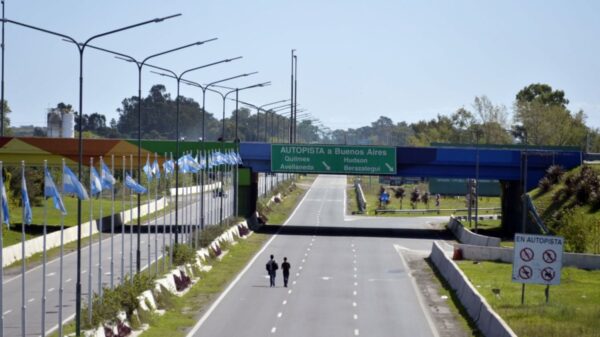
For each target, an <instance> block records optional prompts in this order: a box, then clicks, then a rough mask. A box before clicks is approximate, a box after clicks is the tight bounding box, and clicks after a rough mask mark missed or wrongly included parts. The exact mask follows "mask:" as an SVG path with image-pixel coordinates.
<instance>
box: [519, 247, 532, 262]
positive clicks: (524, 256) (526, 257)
mask: <svg viewBox="0 0 600 337" xmlns="http://www.w3.org/2000/svg"><path fill="white" fill-rule="evenodd" d="M519 256H520V257H521V260H523V261H525V262H529V261H531V260H533V257H534V256H535V254H534V253H533V250H532V249H531V248H523V249H521V252H519Z"/></svg>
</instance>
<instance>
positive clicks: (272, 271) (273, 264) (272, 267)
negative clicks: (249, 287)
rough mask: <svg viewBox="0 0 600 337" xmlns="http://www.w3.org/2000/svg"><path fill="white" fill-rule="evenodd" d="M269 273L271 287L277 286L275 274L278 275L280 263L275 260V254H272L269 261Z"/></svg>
mask: <svg viewBox="0 0 600 337" xmlns="http://www.w3.org/2000/svg"><path fill="white" fill-rule="evenodd" d="M266 267H267V273H268V274H269V282H270V283H269V284H270V286H271V287H274V286H275V276H276V272H277V269H279V265H277V262H276V261H275V259H274V258H273V255H271V259H270V260H269V261H268V262H267V266H266Z"/></svg>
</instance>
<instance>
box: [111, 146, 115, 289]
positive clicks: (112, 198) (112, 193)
mask: <svg viewBox="0 0 600 337" xmlns="http://www.w3.org/2000/svg"><path fill="white" fill-rule="evenodd" d="M110 172H111V173H112V172H115V155H114V154H112V155H111V156H110ZM114 182H115V181H114V179H113V185H111V187H110V192H111V193H110V194H111V195H110V199H111V203H110V289H114V288H115V277H114V275H115V186H114Z"/></svg>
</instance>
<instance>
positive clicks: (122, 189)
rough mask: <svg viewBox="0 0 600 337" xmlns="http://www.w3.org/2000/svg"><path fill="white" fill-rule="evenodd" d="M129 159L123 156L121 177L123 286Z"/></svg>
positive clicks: (123, 276)
mask: <svg viewBox="0 0 600 337" xmlns="http://www.w3.org/2000/svg"><path fill="white" fill-rule="evenodd" d="M126 167H127V159H126V158H125V156H123V167H122V169H123V176H122V177H121V185H122V186H121V214H122V216H121V284H123V282H124V281H125V184H124V183H123V182H124V181H125V168H126Z"/></svg>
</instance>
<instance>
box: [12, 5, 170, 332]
mask: <svg viewBox="0 0 600 337" xmlns="http://www.w3.org/2000/svg"><path fill="white" fill-rule="evenodd" d="M180 15H181V14H175V15H170V16H166V17H162V18H156V19H152V20H148V21H144V22H140V23H137V24H133V25H129V26H125V27H121V28H117V29H114V30H111V31H108V32H104V33H100V34H96V35H93V36H92V37H90V38H88V39H87V40H85V42H83V43H80V42H77V40H75V39H74V38H72V37H70V36H68V35H65V34H61V33H57V32H54V31H50V30H47V29H44V28H40V27H35V26H32V25H29V24H25V23H22V22H18V21H14V20H10V19H6V18H3V19H2V22H3V23H4V22H9V23H12V24H15V25H18V26H22V27H26V28H30V29H33V30H37V31H40V32H43V33H47V34H51V35H54V36H58V37H62V38H64V39H67V40H69V41H71V42H73V43H74V44H75V46H77V51H78V52H79V117H78V120H79V129H78V132H79V139H78V140H79V162H78V165H77V169H78V178H79V180H81V178H82V174H81V165H82V162H83V138H82V124H83V123H82V122H83V118H82V116H83V55H84V52H85V48H86V47H87V46H88V45H89V43H90V42H92V41H93V40H95V39H97V38H100V37H103V36H107V35H111V34H115V33H118V32H122V31H124V30H128V29H132V28H136V27H139V26H143V25H146V24H149V23H159V22H162V21H164V20H167V19H171V18H174V17H177V16H180ZM2 104H4V102H2ZM2 117H4V116H2ZM75 293H76V300H75V333H76V335H77V336H80V335H81V199H79V198H78V199H77V282H76V290H75ZM59 334H61V335H62V322H59Z"/></svg>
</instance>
